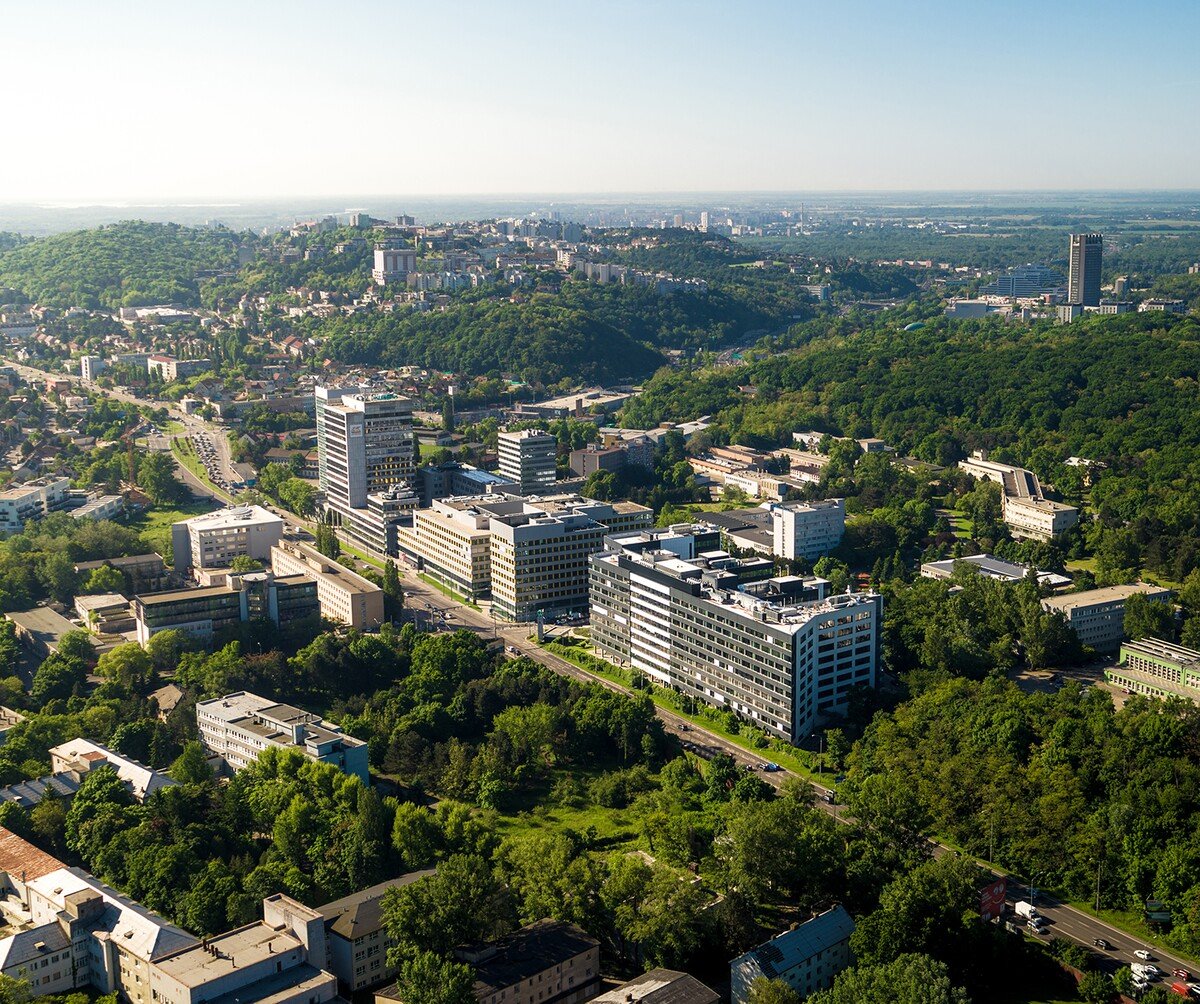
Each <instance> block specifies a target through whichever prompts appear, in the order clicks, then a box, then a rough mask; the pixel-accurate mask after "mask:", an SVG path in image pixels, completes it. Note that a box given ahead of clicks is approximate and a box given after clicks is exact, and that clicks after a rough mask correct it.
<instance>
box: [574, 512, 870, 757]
mask: <svg viewBox="0 0 1200 1004" xmlns="http://www.w3.org/2000/svg"><path fill="white" fill-rule="evenodd" d="M708 529H709V528H706V527H687V526H683V527H672V528H670V529H666V530H653V531H648V532H641V533H631V534H626V535H610V536H608V537H606V538H605V544H606V550H605V551H603V552H601V553H598V554H594V555H592V558H591V576H590V583H589V586H590V589H589V592H590V602H591V628H592V640H593V642H594V644H595V646H596V650H597V651H598V652H599V653H600V654H601V655H602V656H604V657H605V658H609V659H613V660H615V661H617V662H620V663H622V664H624V665H628V666H630V667H631V668H633V669H636V670H638V671H640V672H642V673H644V674H645V675H646V676H647V677H649V678H650V679H651V680H652V681H653V682H654V683H656V684H659V685H660V686H665V687H671V688H673V689H675V690H677V691H678V692H679V693H681V694H685V695H687V696H690V697H693V698H695V699H696V700H698V701H703V702H705V703H706V704H710V705H713V706H714V707H718V708H722V709H725V710H728V711H732V712H733V713H734V714H736V715H738V716H740V717H741V718H743V719H745V720H746V721H749V722H751V723H753V724H754V725H756V726H758V727H759V728H761V729H763V730H764V731H766V732H767V733H769V734H771V735H774V736H777V737H779V738H781V739H786V740H787V741H788V742H798V741H801V740H803V739H805V738H807V736H808V735H809V734H810V733H811V730H812V729H814V728H816V727H817V726H818V725H819V724H820V723H821V722H822V721H824V720H826V719H827V718H828V717H829V716H831V715H835V714H841V713H844V712H845V711H846V709H847V707H848V705H849V701H850V697H851V694H852V693H853V692H854V690H855V688H858V687H873V686H875V682H876V681H875V677H876V671H877V668H878V663H879V643H880V635H881V632H882V627H883V599H882V597H880V596H878V595H877V594H875V593H841V594H836V595H830V594H829V591H828V590H829V582H828V581H827V580H825V579H819V578H813V577H805V578H802V577H799V576H784V577H781V578H774V579H766V580H761V581H756V580H755V579H754V577H753V569H747V568H746V567H745V563H743V562H740V561H738V560H737V559H735V558H731V557H730V556H729V555H728V554H726V553H725V552H723V551H703V552H701V551H700V549H699V547H698V546H696V541H698V540H700V539H702V538H703V536H704V531H706V530H708ZM748 571H749V573H750V574H749V575H748V574H747V572H748Z"/></svg>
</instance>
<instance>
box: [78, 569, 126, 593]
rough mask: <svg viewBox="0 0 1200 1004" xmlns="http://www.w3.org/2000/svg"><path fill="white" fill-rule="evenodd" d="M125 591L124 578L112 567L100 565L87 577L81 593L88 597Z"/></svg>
mask: <svg viewBox="0 0 1200 1004" xmlns="http://www.w3.org/2000/svg"><path fill="white" fill-rule="evenodd" d="M124 589H125V576H124V575H122V574H121V573H120V572H118V571H117V570H116V569H115V568H113V566H112V565H101V566H100V567H99V568H96V569H93V570H92V573H91V574H90V575H89V576H88V578H87V582H86V584H85V585H84V587H83V591H84V592H85V593H88V594H89V595H98V594H100V593H120V592H123V591H124Z"/></svg>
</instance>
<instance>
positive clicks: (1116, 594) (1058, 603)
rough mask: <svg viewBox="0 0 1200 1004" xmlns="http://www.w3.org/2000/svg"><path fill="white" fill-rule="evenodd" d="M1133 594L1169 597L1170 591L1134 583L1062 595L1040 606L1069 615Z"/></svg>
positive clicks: (1146, 584)
mask: <svg viewBox="0 0 1200 1004" xmlns="http://www.w3.org/2000/svg"><path fill="white" fill-rule="evenodd" d="M1134 593H1145V594H1146V595H1147V596H1169V595H1170V594H1171V591H1170V590H1169V589H1163V588H1162V587H1161V586H1152V585H1151V584H1150V583H1148V582H1135V583H1134V584H1133V585H1129V586H1101V587H1100V588H1099V589H1085V590H1083V591H1082V592H1079V593H1064V594H1063V595H1061V596H1051V597H1048V598H1047V599H1044V600H1042V606H1043V607H1045V608H1046V609H1047V610H1057V611H1059V612H1060V613H1062V614H1069V613H1071V611H1073V610H1078V609H1080V608H1084V607H1093V606H1096V605H1098V604H1101V603H1120V602H1123V601H1125V600H1127V599H1129V597H1131V596H1132V595H1133V594H1134Z"/></svg>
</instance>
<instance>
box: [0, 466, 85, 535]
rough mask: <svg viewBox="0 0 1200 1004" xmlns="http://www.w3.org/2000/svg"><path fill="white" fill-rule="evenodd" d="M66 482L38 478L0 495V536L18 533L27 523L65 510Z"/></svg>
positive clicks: (67, 487) (68, 480)
mask: <svg viewBox="0 0 1200 1004" xmlns="http://www.w3.org/2000/svg"><path fill="white" fill-rule="evenodd" d="M70 488H71V481H70V479H69V478H38V479H36V480H34V481H27V482H25V483H24V484H20V485H12V486H10V487H8V488H5V489H4V490H3V491H0V533H20V532H21V531H22V530H23V529H24V528H25V524H26V523H28V522H30V521H31V520H38V519H41V518H42V517H43V516H48V515H49V514H50V513H52V512H58V511H59V510H62V509H65V508H67V505H68V504H69V502H70V494H69V492H70Z"/></svg>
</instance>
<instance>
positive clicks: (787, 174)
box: [0, 0, 1200, 202]
mask: <svg viewBox="0 0 1200 1004" xmlns="http://www.w3.org/2000/svg"><path fill="white" fill-rule="evenodd" d="M0 38H2V39H3V52H4V63H3V66H2V67H0V74H2V76H0V80H2V81H3V83H2V84H0V95H2V96H0V109H3V113H4V114H3V116H2V118H3V134H4V142H3V143H2V144H0V202H5V201H19V200H35V199H45V200H54V199H62V200H66V199H77V198H107V199H118V198H143V199H144V198H169V197H184V196H196V197H205V198H221V197H233V196H243V197H269V196H289V195H298V194H314V193H333V192H337V193H362V194H369V193H403V194H424V193H428V194H457V193H490V192H504V193H519V192H547V193H549V192H556V193H568V192H622V191H675V192H678V191H694V190H705V191H720V190H737V191H747V190H775V191H780V190H828V189H895V188H905V189H911V188H919V189H963V188H967V189H978V188H989V189H990V188H1001V189H1014V188H1200V111H1198V105H1197V94H1198V93H1200V59H1198V58H1197V55H1196V43H1197V39H1200V2H1198V0H1173V2H1168V0H1139V2H1138V3H1136V4H1134V3H1129V2H1128V0H1122V2H1107V0H1089V2H1078V3H1076V2H1056V0H1041V2H1025V0H1005V2H1002V3H996V2H983V0H957V2H944V3H933V2H921V0H891V2H882V0H876V2H868V0H861V2H854V0H835V2H830V0H821V2H818V3H810V2H808V0H790V2H788V0H779V2H770V0H761V2H758V0H736V2H735V0H729V2H727V3H709V2H704V0H686V2H655V0H631V2H621V0H616V2H613V0H609V2H604V0H589V2H587V3H577V2H574V0H558V2H552V0H508V2H497V0H489V2H475V0H454V2H448V0H420V2H407V0H387V2H384V0H370V2H368V0H320V2H317V0H286V2H285V0H236V2H230V0H208V2H205V3H199V4H196V3H183V2H177V0H153V2H149V0H145V2H143V0H104V2H97V0H53V2H51V0H0Z"/></svg>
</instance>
